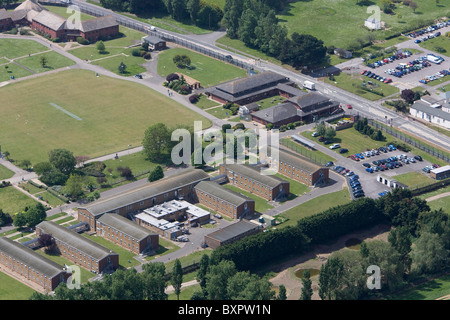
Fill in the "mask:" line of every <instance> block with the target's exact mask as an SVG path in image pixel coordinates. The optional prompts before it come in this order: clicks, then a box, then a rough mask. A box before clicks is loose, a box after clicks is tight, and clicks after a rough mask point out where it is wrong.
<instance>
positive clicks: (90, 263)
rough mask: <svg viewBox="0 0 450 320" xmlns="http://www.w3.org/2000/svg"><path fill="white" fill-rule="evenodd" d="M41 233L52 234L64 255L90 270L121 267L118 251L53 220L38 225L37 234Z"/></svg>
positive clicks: (97, 271)
mask: <svg viewBox="0 0 450 320" xmlns="http://www.w3.org/2000/svg"><path fill="white" fill-rule="evenodd" d="M41 234H50V235H51V236H52V237H53V238H54V239H55V245H56V247H57V249H58V250H59V253H60V254H61V256H62V257H64V258H67V259H68V260H70V261H72V262H73V263H75V264H77V265H79V266H81V267H83V268H85V269H87V270H89V271H92V272H95V273H102V272H104V271H107V270H116V269H117V268H118V267H119V255H118V254H117V253H115V252H112V251H111V250H109V249H108V248H106V247H104V246H102V245H100V244H98V243H96V242H94V241H92V240H89V239H88V238H86V237H83V236H82V235H80V234H78V233H76V232H74V231H72V230H70V229H68V228H66V227H63V226H61V225H59V224H56V223H54V222H53V221H43V222H41V223H39V224H38V225H37V226H36V235H37V236H40V235H41Z"/></svg>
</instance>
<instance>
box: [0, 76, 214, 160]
mask: <svg viewBox="0 0 450 320" xmlns="http://www.w3.org/2000/svg"><path fill="white" fill-rule="evenodd" d="M24 92H26V94H24ZM50 103H53V104H56V105H57V106H59V107H61V108H63V109H64V110H66V111H68V112H70V113H72V114H74V115H76V116H77V117H79V118H81V119H82V120H81V121H80V120H77V119H76V118H73V117H72V116H69V115H68V114H66V113H65V112H63V111H62V110H60V109H57V108H56V107H54V106H53V105H51V104H50ZM0 105H3V106H6V105H7V106H8V107H7V108H2V109H0V126H1V127H2V130H1V132H0V141H2V148H3V149H4V150H8V151H9V152H10V153H11V158H13V159H15V160H17V161H20V160H24V159H28V160H30V161H31V162H32V163H33V164H35V163H37V162H40V161H46V160H47V158H48V152H49V151H50V150H52V149H55V148H66V149H68V150H71V151H72V152H73V153H74V155H87V156H89V157H91V158H94V157H97V156H101V155H104V154H109V153H113V152H117V151H118V150H125V149H127V148H128V145H132V146H139V145H141V143H142V139H143V136H144V132H145V130H146V129H147V128H148V127H149V126H150V125H152V124H155V123H157V122H163V123H165V124H166V125H168V126H169V127H172V126H175V125H177V124H181V123H183V124H192V123H193V122H194V120H199V121H200V120H201V121H203V123H204V124H205V127H208V126H210V124H211V123H210V121H209V120H207V119H205V118H203V117H201V116H199V115H197V114H196V113H195V112H193V111H191V110H189V109H188V108H186V107H184V106H182V105H180V104H178V103H176V102H174V101H173V100H171V99H169V98H167V97H166V96H164V95H162V94H160V93H157V92H155V91H153V90H151V89H149V88H147V87H145V86H143V85H140V84H136V83H132V82H128V81H123V80H119V79H112V78H108V77H104V76H100V77H95V74H94V73H92V72H89V71H83V70H70V71H62V72H59V73H57V74H51V75H47V76H46V77H40V78H39V79H31V80H28V81H23V82H20V83H16V84H13V85H8V86H6V87H4V88H2V94H1V96H0ZM125 106H126V108H125V109H124V107H125ZM162 106H164V107H162ZM125 110H126V111H125Z"/></svg>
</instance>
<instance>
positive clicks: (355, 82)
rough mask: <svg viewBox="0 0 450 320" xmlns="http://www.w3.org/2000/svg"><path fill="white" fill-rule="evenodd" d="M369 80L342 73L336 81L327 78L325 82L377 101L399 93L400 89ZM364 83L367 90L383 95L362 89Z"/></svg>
mask: <svg viewBox="0 0 450 320" xmlns="http://www.w3.org/2000/svg"><path fill="white" fill-rule="evenodd" d="M368 79H369V78H367V77H364V76H362V75H360V74H353V75H350V74H347V73H341V74H339V75H337V76H334V80H330V79H329V78H325V79H324V81H325V82H326V83H329V84H332V85H334V86H336V87H338V88H341V89H343V90H345V91H348V92H351V93H354V94H356V95H358V96H360V97H363V98H365V99H368V100H371V101H375V100H379V99H382V98H383V97H388V96H390V95H393V94H395V93H398V92H399V89H398V88H396V87H394V86H392V85H389V84H386V83H382V82H380V81H376V80H368ZM367 81H371V82H372V83H373V85H370V84H368V83H367ZM363 82H365V83H366V88H367V89H371V90H374V91H376V92H380V93H382V94H383V95H382V96H381V95H378V94H375V93H373V92H370V91H366V90H363V89H361V88H360V86H361V85H362V84H363Z"/></svg>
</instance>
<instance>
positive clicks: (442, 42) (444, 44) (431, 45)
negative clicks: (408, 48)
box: [419, 36, 450, 57]
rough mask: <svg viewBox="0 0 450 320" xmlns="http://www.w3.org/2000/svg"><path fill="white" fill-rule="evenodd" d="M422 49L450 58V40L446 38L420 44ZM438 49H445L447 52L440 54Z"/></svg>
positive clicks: (429, 40) (437, 38)
mask: <svg viewBox="0 0 450 320" xmlns="http://www.w3.org/2000/svg"><path fill="white" fill-rule="evenodd" d="M419 45H420V46H421V47H422V48H425V49H428V50H431V51H435V52H436V53H437V54H438V55H441V54H442V55H444V56H447V57H450V38H447V37H445V36H440V37H436V38H433V39H428V40H427V41H422V42H421V43H420V44H419ZM436 47H440V48H443V49H444V50H445V52H438V50H436Z"/></svg>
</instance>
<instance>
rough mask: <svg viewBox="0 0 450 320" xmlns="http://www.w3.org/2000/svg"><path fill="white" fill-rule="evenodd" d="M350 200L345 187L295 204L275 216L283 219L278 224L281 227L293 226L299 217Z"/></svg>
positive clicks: (301, 217)
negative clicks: (293, 206)
mask: <svg viewBox="0 0 450 320" xmlns="http://www.w3.org/2000/svg"><path fill="white" fill-rule="evenodd" d="M350 201H351V199H350V193H349V191H348V189H347V188H345V189H343V190H341V191H337V192H333V193H329V194H325V195H323V196H320V197H317V198H314V199H312V200H309V201H307V202H305V203H302V204H300V205H298V206H296V207H295V208H292V209H290V210H288V211H285V212H283V213H281V214H279V215H278V216H276V217H278V218H280V219H281V220H284V221H285V222H283V223H282V224H281V225H280V227H282V228H284V227H287V226H295V225H297V222H298V221H299V220H300V219H303V218H306V217H309V216H312V215H315V214H317V213H320V212H322V211H325V210H327V209H329V208H331V207H335V206H338V205H343V204H346V203H349V202H350Z"/></svg>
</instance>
